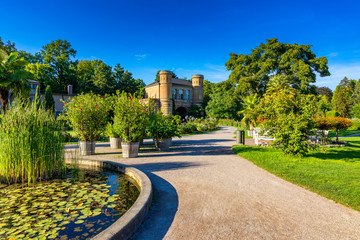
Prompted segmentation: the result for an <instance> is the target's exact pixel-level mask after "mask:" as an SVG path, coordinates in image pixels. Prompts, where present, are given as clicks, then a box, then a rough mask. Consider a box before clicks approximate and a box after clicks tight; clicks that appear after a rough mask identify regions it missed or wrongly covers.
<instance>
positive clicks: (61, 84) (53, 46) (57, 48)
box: [41, 39, 76, 92]
mask: <svg viewBox="0 0 360 240" xmlns="http://www.w3.org/2000/svg"><path fill="white" fill-rule="evenodd" d="M41 55H42V58H43V60H44V63H45V64H48V65H49V66H50V67H51V68H52V71H53V76H52V81H51V84H50V86H51V87H52V89H53V90H54V91H55V92H66V87H67V85H69V84H72V85H76V82H74V79H75V66H76V62H75V61H72V60H71V59H72V58H74V57H75V56H76V50H74V49H73V48H72V47H71V44H70V43H69V42H68V41H66V40H61V39H58V40H56V41H52V42H51V43H49V44H47V45H45V46H44V47H43V48H42V50H41Z"/></svg>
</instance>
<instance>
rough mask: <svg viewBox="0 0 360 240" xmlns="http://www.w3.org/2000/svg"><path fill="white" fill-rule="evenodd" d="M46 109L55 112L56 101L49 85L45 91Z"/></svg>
mask: <svg viewBox="0 0 360 240" xmlns="http://www.w3.org/2000/svg"><path fill="white" fill-rule="evenodd" d="M44 107H45V109H47V110H51V111H53V112H55V101H54V97H53V94H52V90H51V87H50V85H48V86H47V87H46V90H45V96H44Z"/></svg>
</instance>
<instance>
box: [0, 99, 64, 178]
mask: <svg viewBox="0 0 360 240" xmlns="http://www.w3.org/2000/svg"><path fill="white" fill-rule="evenodd" d="M63 148H64V137H63V135H62V125H61V124H60V123H59V122H58V121H56V119H55V118H54V115H53V113H52V112H51V111H46V110H45V109H44V108H42V107H40V108H38V107H37V106H36V105H35V104H24V103H14V104H13V106H12V107H10V109H9V110H7V111H6V113H5V114H3V115H2V116H1V120H0V181H1V182H4V183H8V184H11V183H17V182H22V183H25V182H28V183H30V182H36V181H39V180H42V179H49V178H51V177H53V176H54V174H58V173H61V172H63V171H64V170H65V164H64V157H63Z"/></svg>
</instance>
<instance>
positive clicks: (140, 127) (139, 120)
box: [114, 92, 149, 158]
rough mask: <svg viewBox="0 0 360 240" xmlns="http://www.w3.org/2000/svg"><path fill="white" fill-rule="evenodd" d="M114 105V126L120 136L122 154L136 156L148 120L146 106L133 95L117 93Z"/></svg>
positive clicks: (129, 156)
mask: <svg viewBox="0 0 360 240" xmlns="http://www.w3.org/2000/svg"><path fill="white" fill-rule="evenodd" d="M117 95H118V96H117V98H116V103H115V107H114V127H115V128H116V129H117V130H118V131H119V136H120V137H121V138H122V142H121V147H122V154H123V157H125V158H133V157H137V156H138V153H139V141H140V140H141V139H143V138H144V136H145V130H146V124H147V122H148V116H149V115H148V106H147V105H146V104H144V103H142V102H140V101H139V99H138V98H136V97H135V95H132V94H127V93H125V92H123V93H121V94H120V93H119V92H118V93H117Z"/></svg>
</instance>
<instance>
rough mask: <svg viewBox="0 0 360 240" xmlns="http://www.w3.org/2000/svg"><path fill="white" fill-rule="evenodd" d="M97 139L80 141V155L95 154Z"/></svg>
mask: <svg viewBox="0 0 360 240" xmlns="http://www.w3.org/2000/svg"><path fill="white" fill-rule="evenodd" d="M95 143H96V141H79V148H80V155H82V156H86V155H93V154H95Z"/></svg>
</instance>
